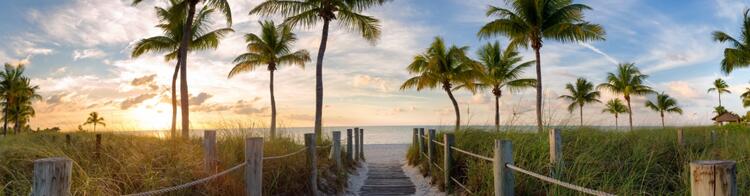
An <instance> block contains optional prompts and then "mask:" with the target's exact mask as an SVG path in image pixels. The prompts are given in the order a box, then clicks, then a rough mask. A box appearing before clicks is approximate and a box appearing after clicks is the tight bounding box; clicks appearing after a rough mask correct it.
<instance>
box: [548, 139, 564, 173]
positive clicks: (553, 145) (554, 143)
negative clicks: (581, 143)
mask: <svg viewBox="0 0 750 196" xmlns="http://www.w3.org/2000/svg"><path fill="white" fill-rule="evenodd" d="M560 132H561V131H560V129H557V128H555V129H550V130H549V162H550V164H551V166H552V167H550V176H552V177H553V178H558V177H559V175H560V173H561V171H560V170H562V167H563V161H562V158H563V155H562V136H560Z"/></svg>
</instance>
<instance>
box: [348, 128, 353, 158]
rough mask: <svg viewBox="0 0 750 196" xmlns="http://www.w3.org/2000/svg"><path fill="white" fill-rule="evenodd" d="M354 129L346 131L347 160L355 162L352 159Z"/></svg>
mask: <svg viewBox="0 0 750 196" xmlns="http://www.w3.org/2000/svg"><path fill="white" fill-rule="evenodd" d="M352 150H353V149H352V129H346V159H347V160H349V161H352V160H354V159H353V157H352Z"/></svg>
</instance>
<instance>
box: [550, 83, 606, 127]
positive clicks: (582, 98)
mask: <svg viewBox="0 0 750 196" xmlns="http://www.w3.org/2000/svg"><path fill="white" fill-rule="evenodd" d="M565 89H567V90H568V92H569V93H570V94H569V95H561V96H560V98H561V99H565V100H568V101H570V102H571V103H570V105H568V112H571V113H572V112H573V110H575V109H576V108H578V111H580V114H581V127H583V105H586V104H588V103H601V101H599V96H600V94H599V91H597V90H596V89H594V84H593V83H591V82H589V81H587V80H586V79H584V78H578V79H576V83H575V84H571V83H568V84H566V85H565Z"/></svg>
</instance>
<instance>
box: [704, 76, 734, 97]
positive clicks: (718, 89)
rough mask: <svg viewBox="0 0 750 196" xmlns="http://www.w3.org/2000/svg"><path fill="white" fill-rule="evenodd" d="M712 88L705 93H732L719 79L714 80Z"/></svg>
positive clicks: (724, 82) (725, 83)
mask: <svg viewBox="0 0 750 196" xmlns="http://www.w3.org/2000/svg"><path fill="white" fill-rule="evenodd" d="M713 85H714V86H713V87H711V88H709V89H708V91H707V92H712V91H716V92H719V93H732V92H731V91H729V85H728V84H727V82H726V81H724V80H722V79H721V78H717V79H716V80H714V83H713Z"/></svg>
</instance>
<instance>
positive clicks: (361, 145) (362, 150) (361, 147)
mask: <svg viewBox="0 0 750 196" xmlns="http://www.w3.org/2000/svg"><path fill="white" fill-rule="evenodd" d="M359 160H363V161H364V160H365V129H362V128H360V129H359Z"/></svg>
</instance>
